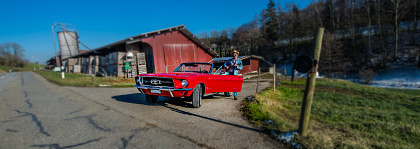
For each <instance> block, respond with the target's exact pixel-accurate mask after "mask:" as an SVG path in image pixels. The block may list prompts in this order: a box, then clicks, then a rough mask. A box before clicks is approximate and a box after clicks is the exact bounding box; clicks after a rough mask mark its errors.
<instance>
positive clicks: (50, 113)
mask: <svg viewBox="0 0 420 149" xmlns="http://www.w3.org/2000/svg"><path fill="white" fill-rule="evenodd" d="M261 84H262V85H263V86H267V85H268V83H261ZM253 93H255V81H245V82H244V85H243V89H242V92H241V93H239V97H240V99H243V98H245V97H246V96H248V95H251V94H253ZM0 94H1V96H0V101H1V104H0V137H1V139H0V148H282V147H283V145H282V144H281V143H279V142H277V141H276V140H273V139H271V138H270V137H268V135H267V134H265V133H264V131H263V130H261V129H259V128H256V127H254V126H253V125H252V124H250V123H249V122H247V120H245V119H244V118H243V117H242V113H241V112H240V111H239V108H240V107H239V106H240V101H235V100H232V98H233V97H230V98H227V97H222V96H208V97H206V98H205V99H203V101H202V107H201V108H191V107H190V103H188V102H184V101H182V100H179V99H170V98H161V97H160V98H159V99H158V103H157V104H152V105H150V104H147V103H146V101H145V98H144V95H142V94H139V93H138V91H137V89H135V88H79V87H61V86H57V85H55V84H52V83H50V82H48V81H46V80H45V79H44V78H42V77H41V76H39V75H37V74H35V73H33V72H18V73H5V74H0Z"/></svg>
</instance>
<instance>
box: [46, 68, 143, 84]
mask: <svg viewBox="0 0 420 149" xmlns="http://www.w3.org/2000/svg"><path fill="white" fill-rule="evenodd" d="M38 73H39V74H40V75H41V76H43V77H44V78H46V79H47V80H49V81H51V82H54V83H56V84H58V85H62V86H80V87H98V86H106V87H133V85H134V84H136V82H135V81H134V79H133V78H128V79H125V78H116V77H107V78H105V77H93V84H92V77H91V76H89V75H86V74H77V73H66V74H65V79H61V73H60V72H51V71H39V72H38Z"/></svg>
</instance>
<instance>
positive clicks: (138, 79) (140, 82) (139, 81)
mask: <svg viewBox="0 0 420 149" xmlns="http://www.w3.org/2000/svg"><path fill="white" fill-rule="evenodd" d="M136 82H137V83H139V84H140V85H143V83H142V77H138V78H137V79H136Z"/></svg>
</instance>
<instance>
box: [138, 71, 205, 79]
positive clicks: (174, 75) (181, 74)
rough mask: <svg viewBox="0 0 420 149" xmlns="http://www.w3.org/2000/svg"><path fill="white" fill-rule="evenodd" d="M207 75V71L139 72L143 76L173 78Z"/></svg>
mask: <svg viewBox="0 0 420 149" xmlns="http://www.w3.org/2000/svg"><path fill="white" fill-rule="evenodd" d="M202 75H209V74H208V73H196V72H168V73H149V74H141V75H139V76H143V77H165V78H174V79H186V78H188V77H190V76H202Z"/></svg>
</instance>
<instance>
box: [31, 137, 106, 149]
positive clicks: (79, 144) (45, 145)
mask: <svg viewBox="0 0 420 149" xmlns="http://www.w3.org/2000/svg"><path fill="white" fill-rule="evenodd" d="M101 139H102V137H101V138H97V139H92V140H88V141H85V142H82V143H78V144H74V145H67V146H63V147H61V146H60V144H57V143H54V144H39V145H31V147H38V148H45V147H48V148H54V149H65V148H74V147H78V146H82V145H85V144H89V143H92V142H97V141H100V140H101Z"/></svg>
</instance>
